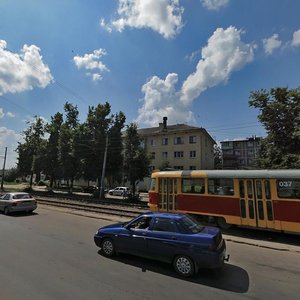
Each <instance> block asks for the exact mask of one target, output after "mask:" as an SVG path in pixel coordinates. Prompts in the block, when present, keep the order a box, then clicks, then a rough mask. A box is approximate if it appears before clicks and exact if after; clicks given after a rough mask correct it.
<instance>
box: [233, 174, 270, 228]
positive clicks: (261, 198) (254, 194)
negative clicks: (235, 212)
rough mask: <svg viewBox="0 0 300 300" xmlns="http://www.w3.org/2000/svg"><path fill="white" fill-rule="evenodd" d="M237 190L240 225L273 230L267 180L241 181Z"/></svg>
mask: <svg viewBox="0 0 300 300" xmlns="http://www.w3.org/2000/svg"><path fill="white" fill-rule="evenodd" d="M239 189H240V211H241V223H242V225H247V226H253V227H260V228H274V221H273V207H272V200H271V190H270V182H269V180H262V179H242V180H240V181H239Z"/></svg>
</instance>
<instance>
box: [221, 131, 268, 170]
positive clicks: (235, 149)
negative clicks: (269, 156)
mask: <svg viewBox="0 0 300 300" xmlns="http://www.w3.org/2000/svg"><path fill="white" fill-rule="evenodd" d="M261 140H262V138H261V137H256V136H253V137H251V138H246V139H240V140H232V141H223V142H221V150H222V160H223V169H256V168H257V167H256V159H257V157H258V154H259V149H260V145H261Z"/></svg>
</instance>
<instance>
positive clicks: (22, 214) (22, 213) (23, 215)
mask: <svg viewBox="0 0 300 300" xmlns="http://www.w3.org/2000/svg"><path fill="white" fill-rule="evenodd" d="M37 215H38V213H36V212H32V213H28V212H24V211H18V212H13V213H10V214H9V215H8V217H15V218H16V217H17V218H20V217H33V216H37Z"/></svg>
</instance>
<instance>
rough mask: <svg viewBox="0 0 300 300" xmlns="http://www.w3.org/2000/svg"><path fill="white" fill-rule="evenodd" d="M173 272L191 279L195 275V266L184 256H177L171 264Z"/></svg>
mask: <svg viewBox="0 0 300 300" xmlns="http://www.w3.org/2000/svg"><path fill="white" fill-rule="evenodd" d="M173 266H174V269H175V271H176V272H177V273H178V274H179V275H181V276H183V277H191V276H193V275H194V273H195V265H194V262H193V260H192V259H190V258H189V257H188V256H185V255H178V256H177V257H175V259H174V263H173Z"/></svg>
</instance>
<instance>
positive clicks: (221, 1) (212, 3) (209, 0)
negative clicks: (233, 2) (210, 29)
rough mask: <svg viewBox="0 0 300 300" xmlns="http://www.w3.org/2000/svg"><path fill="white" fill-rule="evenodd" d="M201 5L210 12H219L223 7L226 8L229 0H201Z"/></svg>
mask: <svg viewBox="0 0 300 300" xmlns="http://www.w3.org/2000/svg"><path fill="white" fill-rule="evenodd" d="M201 3H202V6H203V7H205V8H207V9H208V10H219V9H220V8H221V7H224V6H226V5H227V4H228V3H229V0H201Z"/></svg>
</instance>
